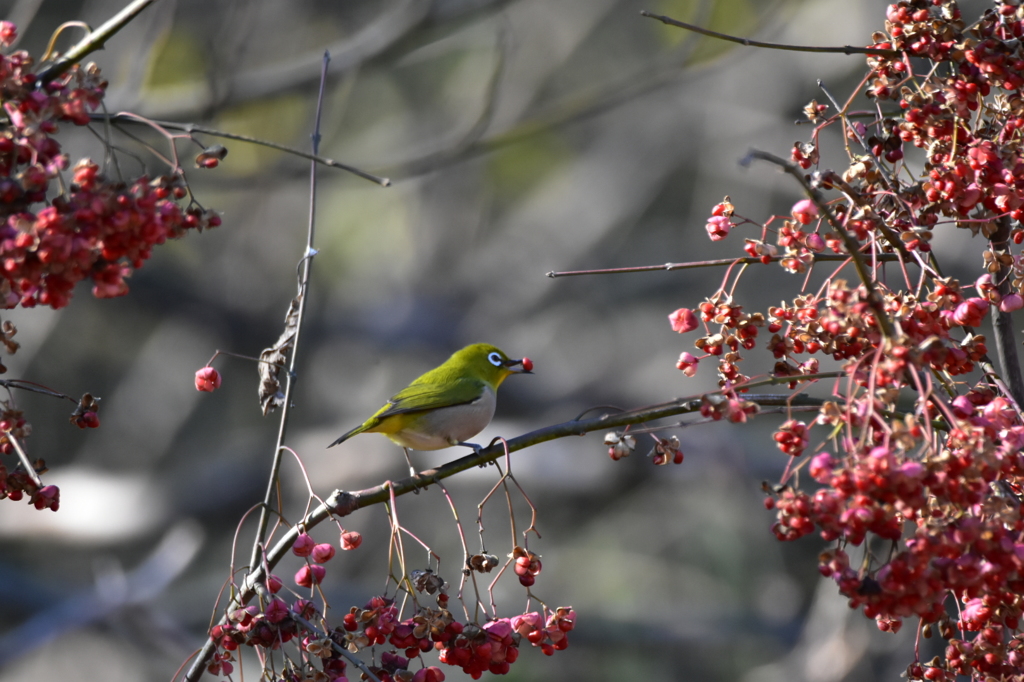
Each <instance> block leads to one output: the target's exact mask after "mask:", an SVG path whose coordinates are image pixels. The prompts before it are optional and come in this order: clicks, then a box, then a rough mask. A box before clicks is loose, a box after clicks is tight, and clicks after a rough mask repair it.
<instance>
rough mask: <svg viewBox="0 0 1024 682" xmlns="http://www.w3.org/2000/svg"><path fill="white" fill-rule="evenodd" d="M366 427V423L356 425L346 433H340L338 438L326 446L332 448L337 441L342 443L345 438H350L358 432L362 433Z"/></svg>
mask: <svg viewBox="0 0 1024 682" xmlns="http://www.w3.org/2000/svg"><path fill="white" fill-rule="evenodd" d="M366 428H367V426H366V424H360V425H359V426H357V427H356V428H354V429H352V430H351V431H349V432H347V433H344V434H342V435H341V436H340V437H339V438H338V440H336V441H334V442H333V443H331V444H330V445H328V446H327V447H329V448H333V447H334V446H335V445H337V444H338V443H344V442H345V441H347V440H348V439H349V438H351V437H352V436H355V435H357V434H360V433H362V432H363V431H365V430H366Z"/></svg>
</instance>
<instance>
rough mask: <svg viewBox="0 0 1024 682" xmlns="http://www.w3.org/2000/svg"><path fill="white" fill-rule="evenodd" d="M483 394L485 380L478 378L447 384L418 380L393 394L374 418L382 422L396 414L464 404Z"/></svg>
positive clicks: (458, 380)
mask: <svg viewBox="0 0 1024 682" xmlns="http://www.w3.org/2000/svg"><path fill="white" fill-rule="evenodd" d="M483 394H484V382H482V381H479V380H477V379H457V380H455V381H451V382H448V383H445V384H435V383H432V382H416V383H413V384H410V385H409V386H407V387H405V388H403V389H402V390H401V391H399V392H398V393H396V394H395V395H394V396H392V398H391V399H390V400H388V404H387V405H385V406H384V407H382V408H381V409H380V411H378V412H377V414H375V415H373V417H372V418H373V419H375V420H377V421H378V422H380V420H382V419H386V418H388V417H390V416H392V415H395V414H403V413H406V412H421V411H423V410H436V409H438V408H442V407H451V406H452V405H464V404H466V403H471V402H473V401H474V400H476V399H477V398H479V397H480V396H482V395H483Z"/></svg>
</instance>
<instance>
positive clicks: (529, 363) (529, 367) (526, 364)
mask: <svg viewBox="0 0 1024 682" xmlns="http://www.w3.org/2000/svg"><path fill="white" fill-rule="evenodd" d="M520 364H521V365H522V366H523V371H524V372H532V371H533V360H531V359H530V358H523V359H522V361H521V362H520Z"/></svg>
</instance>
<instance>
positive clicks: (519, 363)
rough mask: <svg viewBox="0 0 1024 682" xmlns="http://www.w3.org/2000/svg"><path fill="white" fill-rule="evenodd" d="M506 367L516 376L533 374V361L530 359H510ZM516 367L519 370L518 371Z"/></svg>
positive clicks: (506, 362)
mask: <svg viewBox="0 0 1024 682" xmlns="http://www.w3.org/2000/svg"><path fill="white" fill-rule="evenodd" d="M505 367H507V368H508V369H509V371H512V372H515V373H516V374H533V361H532V360H530V358H523V359H522V360H513V359H511V358H509V359H508V360H506V361H505ZM516 367H518V368H519V369H516Z"/></svg>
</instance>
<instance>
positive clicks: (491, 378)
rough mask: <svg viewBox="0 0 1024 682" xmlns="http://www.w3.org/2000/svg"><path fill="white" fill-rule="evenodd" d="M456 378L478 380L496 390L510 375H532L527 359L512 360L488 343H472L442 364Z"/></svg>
mask: <svg viewBox="0 0 1024 682" xmlns="http://www.w3.org/2000/svg"><path fill="white" fill-rule="evenodd" d="M443 366H444V367H446V368H448V369H449V370H450V371H451V373H452V374H453V375H455V376H458V377H464V378H472V379H478V380H480V381H483V382H486V383H487V384H488V385H490V387H491V388H493V389H496V388H498V386H500V385H501V382H502V381H504V380H505V378H506V377H508V376H509V375H510V374H532V372H531V370H532V369H533V363H532V362H530V359H529V358H523V359H522V360H514V359H512V358H510V357H509V356H507V355H505V353H504V352H502V351H501V349H500V348H497V347H495V346H492V345H491V344H489V343H474V344H473V345H471V346H466V347H465V348H463V349H462V350H459V351H456V352H455V353H454V354H453V355H452V356H451V357H450V358H448V361H447V362H445V363H444V365H443Z"/></svg>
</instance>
